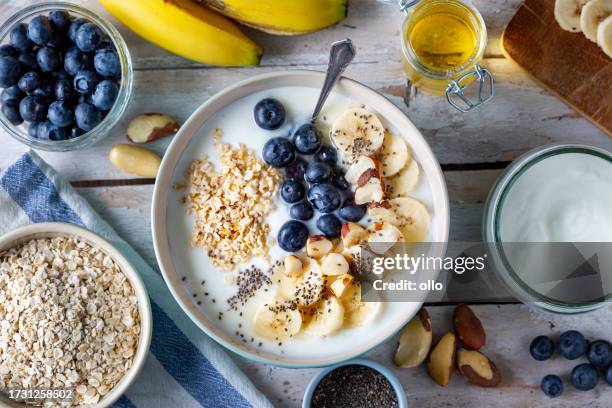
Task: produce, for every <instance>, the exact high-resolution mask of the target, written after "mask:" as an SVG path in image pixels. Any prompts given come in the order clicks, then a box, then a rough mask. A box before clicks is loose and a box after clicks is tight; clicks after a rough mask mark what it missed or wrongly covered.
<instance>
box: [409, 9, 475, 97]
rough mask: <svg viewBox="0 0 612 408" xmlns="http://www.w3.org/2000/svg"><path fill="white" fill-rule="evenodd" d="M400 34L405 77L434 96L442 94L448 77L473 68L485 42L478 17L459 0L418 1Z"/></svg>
mask: <svg viewBox="0 0 612 408" xmlns="http://www.w3.org/2000/svg"><path fill="white" fill-rule="evenodd" d="M402 36H403V38H402V42H403V46H404V54H405V58H404V61H403V62H404V70H405V71H406V75H407V77H408V79H410V80H411V81H412V83H413V84H414V85H415V86H417V87H418V88H421V89H423V90H424V91H425V92H428V93H431V94H434V95H444V94H445V92H446V90H447V87H448V85H449V83H450V81H451V80H457V79H459V78H460V77H461V76H462V75H464V74H465V73H466V72H469V71H471V70H473V69H474V67H475V66H476V64H477V63H478V61H479V60H480V58H481V57H482V54H483V52H484V47H485V45H486V28H485V27H484V23H483V22H482V17H481V16H480V15H479V14H478V12H477V11H475V9H474V8H473V7H470V6H469V5H467V4H466V3H465V2H463V1H461V0H422V1H420V2H419V3H418V4H417V5H416V6H415V7H414V8H412V9H411V10H410V11H409V13H408V17H407V19H406V22H405V23H404V27H403V31H402ZM470 80H471V78H468V80H467V81H466V83H465V84H467V83H469V81H470ZM465 84H463V85H465Z"/></svg>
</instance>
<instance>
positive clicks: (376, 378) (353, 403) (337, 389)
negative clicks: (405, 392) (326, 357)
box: [310, 364, 399, 408]
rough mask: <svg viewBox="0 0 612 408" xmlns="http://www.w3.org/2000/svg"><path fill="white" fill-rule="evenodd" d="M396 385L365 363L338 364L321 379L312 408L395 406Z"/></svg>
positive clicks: (384, 407) (396, 404)
mask: <svg viewBox="0 0 612 408" xmlns="http://www.w3.org/2000/svg"><path fill="white" fill-rule="evenodd" d="M398 405H399V404H398V400H397V395H396V394H395V390H394V389H393V386H392V385H391V383H390V382H389V380H387V378H386V377H385V376H384V375H382V374H381V373H379V372H378V371H376V370H374V369H372V368H370V367H367V366H363V365H356V364H353V365H347V366H342V367H338V368H336V369H335V370H332V371H331V372H329V373H328V374H327V375H326V376H325V377H323V378H322V379H321V381H320V382H319V384H318V385H317V388H315V391H314V393H313V395H312V401H311V404H310V406H311V407H312V408H328V407H329V408H361V407H368V408H395V407H397V406H398Z"/></svg>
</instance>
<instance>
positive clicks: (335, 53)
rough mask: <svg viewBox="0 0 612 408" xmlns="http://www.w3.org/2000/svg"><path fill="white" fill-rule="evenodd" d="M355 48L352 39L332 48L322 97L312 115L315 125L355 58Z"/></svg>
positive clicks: (320, 96)
mask: <svg viewBox="0 0 612 408" xmlns="http://www.w3.org/2000/svg"><path fill="white" fill-rule="evenodd" d="M355 54H356V51H355V47H354V46H353V42H352V41H351V40H350V39H348V38H347V39H346V40H342V41H336V42H335V43H333V44H332V46H331V51H330V52H329V65H328V66H327V74H326V75H325V82H323V88H321V95H319V100H318V101H317V106H316V107H315V110H314V113H313V114H312V122H313V123H314V122H315V121H316V120H317V117H318V116H319V113H321V109H323V105H324V104H325V100H326V99H327V97H328V96H329V93H330V92H331V90H332V88H333V87H334V85H335V84H336V82H338V80H339V79H340V77H341V76H342V73H343V72H344V70H345V69H346V67H348V65H349V64H350V63H351V61H352V60H353V58H355Z"/></svg>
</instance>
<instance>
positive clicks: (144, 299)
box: [0, 222, 153, 408]
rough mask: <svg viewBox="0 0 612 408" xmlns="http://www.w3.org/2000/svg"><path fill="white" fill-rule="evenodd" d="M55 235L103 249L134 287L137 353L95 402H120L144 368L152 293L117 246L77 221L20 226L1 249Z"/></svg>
mask: <svg viewBox="0 0 612 408" xmlns="http://www.w3.org/2000/svg"><path fill="white" fill-rule="evenodd" d="M55 236H73V237H76V238H78V239H81V240H83V241H85V242H87V243H88V244H90V245H92V246H94V247H96V248H99V249H101V250H102V251H104V252H105V253H106V254H107V255H109V256H110V257H111V258H112V259H113V260H114V261H115V262H116V263H117V264H119V266H120V268H121V272H122V273H123V274H124V275H125V276H126V277H127V278H128V279H129V281H130V285H131V286H132V288H133V289H134V294H135V296H136V297H137V299H138V312H139V315H140V334H139V336H138V347H137V348H136V353H135V354H134V360H133V363H132V366H131V367H130V368H129V370H128V371H127V372H126V373H125V375H124V376H123V377H122V378H121V380H119V382H118V383H117V384H116V385H115V386H114V387H113V388H112V389H111V390H110V391H109V392H108V394H106V395H105V396H104V397H103V398H102V399H100V401H99V402H98V403H97V404H95V406H96V407H100V408H102V407H109V406H111V405H112V404H113V403H114V402H115V401H117V400H118V399H119V398H120V397H121V396H122V395H123V394H124V393H125V392H126V391H127V389H128V388H129V387H130V385H131V384H132V383H133V382H134V381H135V380H136V378H138V374H139V373H140V371H141V370H142V368H143V367H144V364H145V362H146V360H147V355H148V353H149V348H150V345H151V336H152V331H153V316H152V311H151V303H150V301H149V295H148V293H147V289H146V286H145V285H144V283H143V281H142V278H141V277H140V275H139V273H138V272H137V271H136V269H135V268H134V267H133V266H132V264H131V263H130V262H129V261H128V260H127V258H126V257H125V256H123V254H122V253H121V252H120V251H119V250H118V249H116V248H115V247H114V246H113V245H112V244H111V243H110V242H108V241H107V240H106V239H104V238H102V237H101V236H100V235H98V234H96V233H94V232H92V231H89V230H87V229H85V228H82V227H79V226H77V225H74V224H68V223H63V222H44V223H38V224H29V225H25V226H22V227H18V228H16V229H14V230H12V231H10V232H7V233H6V234H4V235H2V236H0V251H1V250H3V249H8V248H12V247H14V246H17V245H20V244H22V243H24V242H27V241H28V240H30V239H34V238H37V237H40V238H42V237H55ZM29 406H30V405H25V404H20V403H15V402H13V401H10V402H7V401H6V400H5V401H3V400H0V407H3V408H13V407H29Z"/></svg>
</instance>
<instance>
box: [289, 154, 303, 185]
mask: <svg viewBox="0 0 612 408" xmlns="http://www.w3.org/2000/svg"><path fill="white" fill-rule="evenodd" d="M306 167H308V162H307V161H306V160H304V159H302V158H301V157H298V158H296V159H295V161H294V162H293V163H291V164H290V165H288V166H287V169H286V170H285V171H286V173H287V177H289V178H292V179H296V180H304V173H305V172H306Z"/></svg>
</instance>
